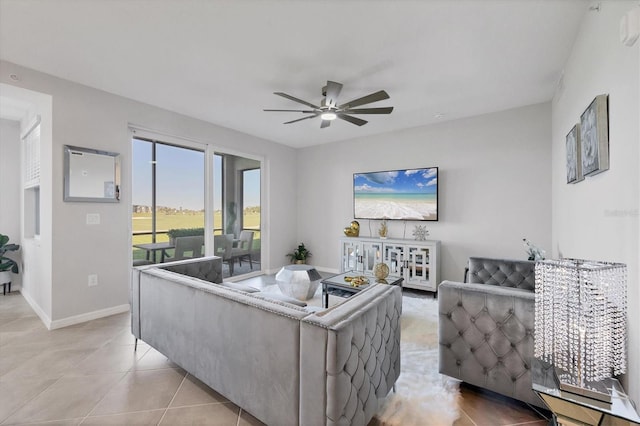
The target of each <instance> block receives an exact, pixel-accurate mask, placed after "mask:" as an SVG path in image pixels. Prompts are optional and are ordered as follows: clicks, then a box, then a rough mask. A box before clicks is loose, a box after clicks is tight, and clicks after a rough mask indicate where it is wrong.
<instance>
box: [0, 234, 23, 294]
mask: <svg viewBox="0 0 640 426" xmlns="http://www.w3.org/2000/svg"><path fill="white" fill-rule="evenodd" d="M19 249H20V246H19V245H17V244H9V237H8V236H6V235H4V234H0V285H1V284H8V283H10V282H11V273H14V274H17V273H18V263H17V262H16V261H15V260H13V259H10V258H8V257H6V256H5V255H4V254H5V253H6V252H8V251H17V250H19ZM9 291H11V286H9Z"/></svg>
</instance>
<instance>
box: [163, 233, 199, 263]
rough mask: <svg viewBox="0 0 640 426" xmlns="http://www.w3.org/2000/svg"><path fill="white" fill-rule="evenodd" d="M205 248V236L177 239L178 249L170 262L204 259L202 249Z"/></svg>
mask: <svg viewBox="0 0 640 426" xmlns="http://www.w3.org/2000/svg"><path fill="white" fill-rule="evenodd" d="M203 246H204V236H203V235H196V236H190V237H176V248H175V252H174V254H173V257H171V258H169V259H168V260H171V261H173V260H182V259H194V258H196V257H202V256H203V252H202V247H203Z"/></svg>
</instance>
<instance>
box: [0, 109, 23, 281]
mask: <svg viewBox="0 0 640 426" xmlns="http://www.w3.org/2000/svg"><path fill="white" fill-rule="evenodd" d="M19 157H20V122H19V121H15V120H5V119H0V188H2V202H0V233H2V234H5V235H8V236H9V238H10V242H11V243H14V244H20V186H19V185H14V184H13V182H16V180H18V179H19V178H20V162H18V161H15V160H13V159H14V158H19ZM7 256H8V257H11V258H12V259H14V260H16V261H17V262H18V264H21V260H20V252H19V251H18V252H14V253H7ZM20 270H21V271H22V266H20ZM21 283H22V275H21V274H17V275H14V276H13V279H12V281H11V290H14V289H15V290H19V289H20V284H21Z"/></svg>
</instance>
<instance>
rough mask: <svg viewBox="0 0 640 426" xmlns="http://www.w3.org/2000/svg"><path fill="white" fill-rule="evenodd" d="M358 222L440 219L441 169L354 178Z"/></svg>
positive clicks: (355, 176)
mask: <svg viewBox="0 0 640 426" xmlns="http://www.w3.org/2000/svg"><path fill="white" fill-rule="evenodd" d="M353 205H354V216H355V218H356V219H402V220H438V169H437V168H436V167H432V168H427V169H410V170H394V171H387V172H372V173H356V174H354V175H353Z"/></svg>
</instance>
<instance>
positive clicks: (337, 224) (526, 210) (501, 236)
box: [296, 103, 551, 281]
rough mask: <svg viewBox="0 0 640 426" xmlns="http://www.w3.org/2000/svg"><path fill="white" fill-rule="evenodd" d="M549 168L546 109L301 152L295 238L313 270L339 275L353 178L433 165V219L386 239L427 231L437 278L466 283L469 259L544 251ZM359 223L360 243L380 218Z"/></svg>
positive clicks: (395, 229)
mask: <svg viewBox="0 0 640 426" xmlns="http://www.w3.org/2000/svg"><path fill="white" fill-rule="evenodd" d="M394 113H395V112H394ZM380 119H381V120H382V119H384V118H383V117H381V118H380ZM337 124H338V125H339V124H340V123H337ZM344 125H348V123H347V124H344ZM550 165H551V106H550V104H549V103H544V104H538V105H532V106H527V107H523V108H517V109H511V110H507V111H502V112H496V113H492V114H486V115H481V116H477V117H472V118H465V119H460V120H455V121H447V122H443V123H439V124H437V125H432V126H423V127H417V128H413V129H408V130H403V131H398V132H393V133H388V134H383V135H377V136H371V137H367V138H360V139H354V140H351V141H347V142H340V143H336V144H328V145H318V146H313V147H309V148H305V149H301V150H299V152H298V176H297V178H296V180H297V181H298V182H299V183H298V238H299V240H301V241H303V242H304V243H305V244H306V245H308V247H309V249H310V250H311V252H312V253H313V258H312V261H313V263H314V265H317V266H319V267H322V268H325V269H329V270H337V269H338V268H339V257H340V254H339V242H338V238H339V237H341V236H343V228H344V227H345V226H348V225H349V223H350V222H351V221H352V220H353V173H356V172H370V171H383V170H395V169H405V168H423V167H432V166H438V167H439V177H438V184H439V221H438V222H416V221H407V222H406V223H405V222H402V221H390V222H389V237H390V238H403V237H404V238H407V239H411V240H412V239H413V235H412V232H413V230H414V227H415V225H418V224H421V225H426V227H427V229H428V230H429V232H430V235H429V237H428V238H429V239H435V240H440V241H441V271H442V273H441V278H442V279H443V280H454V281H462V279H463V274H464V268H465V266H466V264H467V260H468V258H469V256H487V257H504V258H512V259H526V258H527V255H526V253H525V249H524V247H523V242H522V239H523V238H524V237H526V238H528V239H530V240H531V241H533V242H534V243H536V244H537V245H538V246H540V247H542V248H543V249H546V250H547V251H549V250H550V248H551V209H550V203H551V167H550ZM359 222H360V236H370V235H374V236H375V235H377V234H376V231H377V228H378V226H379V223H380V221H373V220H372V221H368V220H360V221H359ZM405 225H406V226H405Z"/></svg>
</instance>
